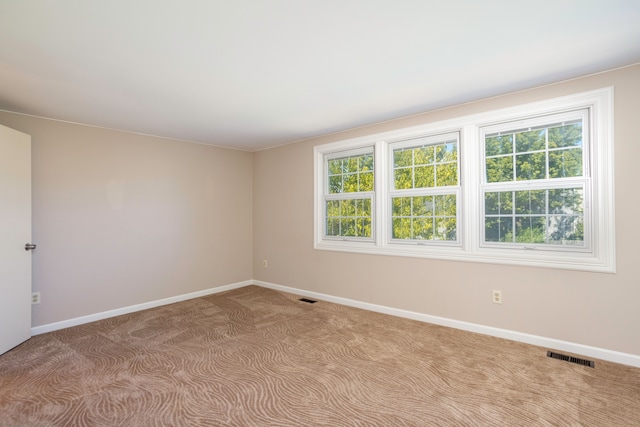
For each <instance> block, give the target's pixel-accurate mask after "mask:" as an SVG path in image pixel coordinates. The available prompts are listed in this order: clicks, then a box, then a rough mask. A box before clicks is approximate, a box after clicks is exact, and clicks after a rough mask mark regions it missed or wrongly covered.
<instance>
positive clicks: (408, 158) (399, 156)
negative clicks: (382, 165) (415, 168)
mask: <svg viewBox="0 0 640 427" xmlns="http://www.w3.org/2000/svg"><path fill="white" fill-rule="evenodd" d="M412 155H413V154H412V151H411V150H394V151H393V167H394V168H398V167H405V166H411V165H412V161H413V160H412Z"/></svg>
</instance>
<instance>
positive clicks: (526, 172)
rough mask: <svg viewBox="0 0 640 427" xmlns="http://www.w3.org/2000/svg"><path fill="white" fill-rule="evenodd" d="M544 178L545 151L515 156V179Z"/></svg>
mask: <svg viewBox="0 0 640 427" xmlns="http://www.w3.org/2000/svg"><path fill="white" fill-rule="evenodd" d="M545 178H546V165H545V153H531V154H520V155H517V156H516V180H518V181H531V180H533V179H545Z"/></svg>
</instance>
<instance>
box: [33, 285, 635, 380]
mask: <svg viewBox="0 0 640 427" xmlns="http://www.w3.org/2000/svg"><path fill="white" fill-rule="evenodd" d="M252 284H254V285H257V286H262V287H264V288H269V289H274V290H276V291H282V292H288V293H292V294H296V295H300V296H305V297H310V298H314V299H318V300H322V301H328V302H333V303H336V304H342V305H346V306H349V307H355V308H361V309H363V310H369V311H375V312H378V313H383V314H389V315H392V316H398V317H404V318H407V319H412V320H417V321H420V322H425V323H433V324H435V325H441V326H447V327H450V328H455V329H461V330H463V331H469V332H476V333H479V334H484V335H490V336H494V337H498V338H505V339H508V340H512V341H519V342H523V343H527V344H532V345H536V346H539V347H545V348H549V349H554V350H561V351H566V352H569V353H574V354H580V355H584V356H588V357H593V358H596V359H601V360H607V361H610V362H615V363H621V364H624V365H629V366H634V367H637V368H640V356H638V355H635V354H629V353H621V352H618V351H613V350H607V349H603V348H598V347H591V346H587V345H583V344H577V343H572V342H568V341H562V340H557V339H554V338H547V337H542V336H538V335H531V334H525V333H522V332H517V331H511V330H508V329H500V328H494V327H491V326H484V325H478V324H476V323H468V322H462V321H459V320H453V319H447V318H445V317H438V316H431V315H428V314H422V313H417V312H414V311H408V310H401V309H397V308H392V307H386V306H383V305H377V304H370V303H366V302H361V301H357V300H352V299H348V298H342V297H336V296H332V295H327V294H322V293H319V292H310V291H305V290H303V289H297V288H291V287H288V286H282V285H277V284H275V283H269V282H263V281H259V280H246V281H243V282H237V283H232V284H229V285H224V286H218V287H215V288H210V289H205V290H202V291H197V292H191V293H188V294H183V295H177V296H174V297H170V298H164V299H160V300H155V301H150V302H146V303H142V304H136V305H131V306H128V307H122V308H118V309H115V310H109V311H103V312H101V313H95V314H90V315H87V316H81V317H76V318H73V319H68V320H63V321H60V322H55V323H49V324H46V325H42V326H35V327H33V328H31V335H40V334H44V333H46V332H52V331H57V330H59V329H64V328H70V327H72V326H78V325H82V324H85V323H90V322H95V321H97V320H102V319H107V318H110V317H115V316H120V315H122V314H129V313H134V312H136V311H142V310H147V309H149V308H154V307H160V306H162V305H167V304H173V303H176V302H180V301H186V300H188V299H192V298H199V297H203V296H206V295H212V294H217V293H220V292H225V291H229V290H232V289H238V288H242V287H244V286H248V285H252Z"/></svg>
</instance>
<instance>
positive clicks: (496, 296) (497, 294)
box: [491, 289, 502, 304]
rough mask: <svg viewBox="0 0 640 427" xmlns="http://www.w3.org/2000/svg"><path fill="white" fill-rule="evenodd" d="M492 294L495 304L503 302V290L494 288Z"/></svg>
mask: <svg viewBox="0 0 640 427" xmlns="http://www.w3.org/2000/svg"><path fill="white" fill-rule="evenodd" d="M491 295H492V297H493V303H494V304H502V291H500V290H496V289H494V290H493V291H492V294H491Z"/></svg>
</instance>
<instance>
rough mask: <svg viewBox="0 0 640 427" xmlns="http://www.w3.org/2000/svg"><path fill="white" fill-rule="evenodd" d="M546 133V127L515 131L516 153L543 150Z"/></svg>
mask: <svg viewBox="0 0 640 427" xmlns="http://www.w3.org/2000/svg"><path fill="white" fill-rule="evenodd" d="M546 134H547V132H546V129H540V130H532V131H528V132H519V133H517V134H516V153H524V152H527V151H538V150H544V149H545V148H546Z"/></svg>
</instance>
